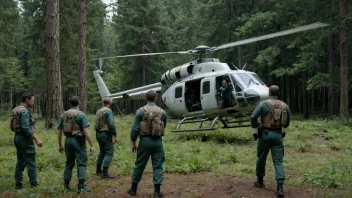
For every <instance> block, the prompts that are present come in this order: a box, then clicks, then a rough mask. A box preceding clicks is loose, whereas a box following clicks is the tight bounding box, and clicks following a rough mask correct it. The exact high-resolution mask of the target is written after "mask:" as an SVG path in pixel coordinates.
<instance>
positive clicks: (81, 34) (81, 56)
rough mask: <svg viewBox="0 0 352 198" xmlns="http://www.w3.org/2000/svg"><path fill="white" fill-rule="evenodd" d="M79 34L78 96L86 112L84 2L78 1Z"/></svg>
mask: <svg viewBox="0 0 352 198" xmlns="http://www.w3.org/2000/svg"><path fill="white" fill-rule="evenodd" d="M79 18H80V21H79V34H78V59H79V60H78V61H79V71H78V73H79V84H78V96H79V98H80V100H81V106H80V108H81V110H82V111H86V108H87V101H86V89H87V84H86V23H87V22H86V0H79Z"/></svg>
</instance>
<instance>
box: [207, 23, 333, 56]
mask: <svg viewBox="0 0 352 198" xmlns="http://www.w3.org/2000/svg"><path fill="white" fill-rule="evenodd" d="M326 26H329V24H326V23H321V22H316V23H312V24H309V25H305V26H301V27H297V28H293V29H289V30H284V31H281V32H276V33H272V34H267V35H264V36H258V37H253V38H249V39H245V40H240V41H235V42H232V43H227V44H224V45H220V46H218V47H213V48H211V49H209V51H217V50H220V49H225V48H229V47H235V46H240V45H245V44H248V43H254V42H257V41H262V40H266V39H271V38H275V37H280V36H285V35H289V34H294V33H297V32H302V31H306V30H311V29H316V28H322V27H326Z"/></svg>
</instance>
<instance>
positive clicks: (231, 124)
mask: <svg viewBox="0 0 352 198" xmlns="http://www.w3.org/2000/svg"><path fill="white" fill-rule="evenodd" d="M241 118H243V119H240V120H236V121H228V120H227V118H225V119H223V118H220V119H219V120H220V121H221V123H222V124H223V125H224V126H223V127H221V128H222V129H231V128H241V127H249V126H252V125H250V124H242V123H245V122H247V123H248V120H249V119H247V117H245V116H244V117H241Z"/></svg>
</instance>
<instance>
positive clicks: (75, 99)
mask: <svg viewBox="0 0 352 198" xmlns="http://www.w3.org/2000/svg"><path fill="white" fill-rule="evenodd" d="M70 104H71V106H72V107H76V106H78V104H79V97H78V96H72V97H71V98H70Z"/></svg>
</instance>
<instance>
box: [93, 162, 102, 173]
mask: <svg viewBox="0 0 352 198" xmlns="http://www.w3.org/2000/svg"><path fill="white" fill-rule="evenodd" d="M95 173H96V174H97V175H100V174H101V173H102V172H101V165H98V164H97V170H96V172H95Z"/></svg>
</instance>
